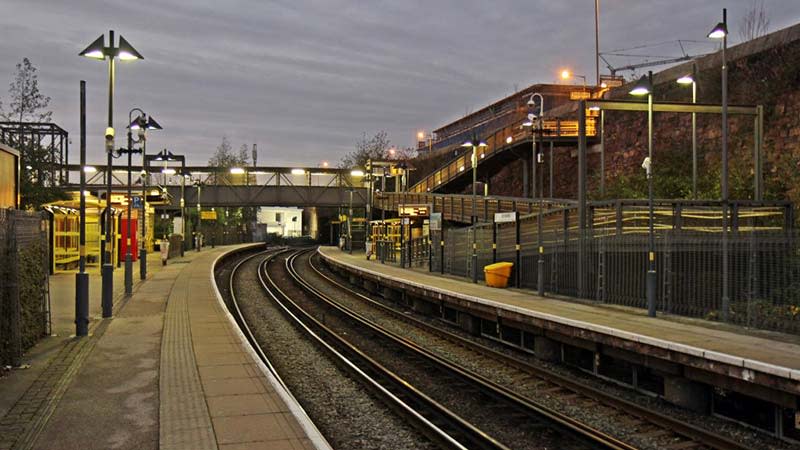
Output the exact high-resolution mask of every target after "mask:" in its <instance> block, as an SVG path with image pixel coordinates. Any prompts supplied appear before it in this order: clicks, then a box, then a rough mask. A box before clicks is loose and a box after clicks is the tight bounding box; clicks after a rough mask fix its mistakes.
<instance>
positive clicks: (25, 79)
mask: <svg viewBox="0 0 800 450" xmlns="http://www.w3.org/2000/svg"><path fill="white" fill-rule="evenodd" d="M16 69H17V72H16V75H15V76H14V80H13V81H12V82H11V83H10V85H9V89H8V94H9V97H10V101H9V103H8V106H9V108H10V109H9V110H8V111H4V110H2V109H1V108H0V118H2V119H3V120H4V121H6V122H11V123H19V124H20V127H21V124H22V123H23V122H50V121H51V120H52V116H53V113H52V111H48V110H47V107H48V105H49V104H50V97H47V96H45V95H43V94H42V93H41V91H39V77H38V76H37V75H36V67H34V66H33V64H31V62H30V60H29V59H28V58H23V59H22V62H21V63H18V64H17V66H16ZM18 139H19V140H18V142H15V143H14V144H13V146H15V147H16V148H17V149H18V150H19V151H20V154H21V155H20V157H21V158H20V159H21V161H20V163H21V164H20V165H21V166H22V167H24V168H25V169H24V170H23V171H22V173H21V174H20V175H21V176H20V194H21V196H22V205H21V207H22V208H26V209H36V208H38V207H39V206H41V205H42V204H44V203H49V202H52V201H55V200H58V199H62V198H64V197H65V195H64V193H63V192H62V191H61V189H59V188H58V187H57V186H56V181H57V180H56V179H55V178H54V175H55V171H54V170H53V167H54V166H53V164H54V158H53V154H52V152H53V149H51V148H48V147H44V146H42V145H41V143H40V141H39V140H38V139H28V140H26V139H25V137H24V135H23V134H22V133H20V134H19V135H18Z"/></svg>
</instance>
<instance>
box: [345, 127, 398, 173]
mask: <svg viewBox="0 0 800 450" xmlns="http://www.w3.org/2000/svg"><path fill="white" fill-rule="evenodd" d="M389 147H390V141H389V138H388V137H387V134H386V132H385V131H379V132H377V133H375V135H374V136H372V137H371V138H367V133H364V134H363V135H362V136H361V139H359V140H358V142H356V149H355V151H352V152H350V153H348V154H346V155H344V157H343V158H342V160H341V161H340V162H339V167H341V168H344V169H350V168H353V167H361V168H363V167H364V166H365V165H366V164H367V160H370V159H372V160H380V159H388V152H389Z"/></svg>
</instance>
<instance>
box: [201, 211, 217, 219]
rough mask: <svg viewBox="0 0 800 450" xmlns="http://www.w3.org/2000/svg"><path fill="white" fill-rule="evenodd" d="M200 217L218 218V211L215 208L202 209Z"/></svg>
mask: <svg viewBox="0 0 800 450" xmlns="http://www.w3.org/2000/svg"><path fill="white" fill-rule="evenodd" d="M200 219H202V220H217V212H216V211H214V210H213V209H212V210H211V211H200Z"/></svg>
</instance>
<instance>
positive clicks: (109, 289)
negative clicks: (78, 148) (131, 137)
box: [79, 30, 144, 318]
mask: <svg viewBox="0 0 800 450" xmlns="http://www.w3.org/2000/svg"><path fill="white" fill-rule="evenodd" d="M108 44H109V45H108V46H106V45H105V36H104V35H101V36H100V37H98V38H97V39H95V40H94V42H92V43H91V44H89V46H88V47H86V48H85V49H84V50H83V51H82V52H80V53H79V55H80V56H85V57H87V58H92V59H99V60H108V125H107V128H106V132H105V137H106V153H107V154H108V167H107V174H106V185H107V192H106V218H107V219H108V221H107V225H106V239H105V249H104V250H105V251H104V252H103V269H102V277H103V288H102V297H101V298H102V300H101V303H102V307H103V317H104V318H107V317H111V315H112V309H113V306H114V299H113V295H114V265H113V263H112V261H111V259H112V257H111V255H112V254H113V250H112V242H111V235H112V233H113V232H114V230H113V223H114V221H113V214H112V212H111V168H112V165H113V162H112V160H111V158H112V157H113V152H114V77H115V62H114V61H115V60H116V59H117V58H119V60H120V61H134V60H137V59H144V58H143V56H142V55H141V54H140V53H139V52H137V51H136V49H134V48H133V46H132V45H131V44H130V43H128V41H126V40H125V38H124V37H122V36H120V37H119V45H118V46H117V45H115V43H114V30H110V31H109V32H108ZM81 194H83V193H81Z"/></svg>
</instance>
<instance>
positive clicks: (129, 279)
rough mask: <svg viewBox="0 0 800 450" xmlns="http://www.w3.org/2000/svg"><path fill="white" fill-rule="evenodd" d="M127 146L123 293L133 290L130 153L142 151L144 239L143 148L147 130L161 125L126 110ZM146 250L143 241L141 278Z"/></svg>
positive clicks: (144, 273) (143, 182)
mask: <svg viewBox="0 0 800 450" xmlns="http://www.w3.org/2000/svg"><path fill="white" fill-rule="evenodd" d="M134 112H138V113H139V116H138V117H136V118H135V119H134V118H133V117H132V116H133V113H134ZM128 124H129V125H128V147H127V149H126V150H125V151H124V153H127V154H128V220H127V240H126V251H125V293H126V294H129V295H130V294H131V292H132V290H133V257H132V255H131V199H132V195H133V194H132V193H131V184H132V183H131V155H132V154H133V153H142V155H143V156H142V232H141V235H142V241H144V236H145V234H144V232H145V223H146V219H145V215H146V213H147V201H146V200H147V190H146V189H147V183H146V178H147V171H146V170H145V163H144V160H145V159H146V155H145V148H146V145H147V144H146V143H147V137H146V135H147V130H161V129H162V128H161V125H159V124H158V122H156V121H155V119H153V117H152V116H150V117H148V116H147V114H145V112H144V111H142V110H141V109H139V108H133V109H131V110H130V111H129V112H128ZM134 130H136V131H137V136H138V139H135V140H134V139H133V131H134ZM133 144H139V145H140V148H139V150H134V149H133ZM146 258H147V250H146V249H145V245H144V242H142V247H141V249H140V253H139V276H140V278H141V279H142V280H144V279H145V278H147V264H146V262H145V260H146Z"/></svg>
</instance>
